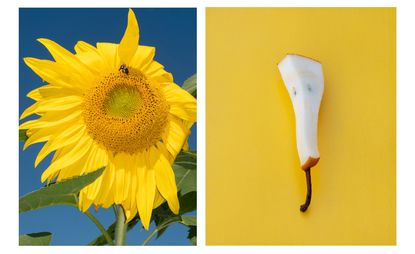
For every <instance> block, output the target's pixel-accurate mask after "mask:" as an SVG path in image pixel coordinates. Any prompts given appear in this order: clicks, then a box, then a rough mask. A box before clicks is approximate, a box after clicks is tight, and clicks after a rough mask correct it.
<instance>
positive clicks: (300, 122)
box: [278, 54, 324, 212]
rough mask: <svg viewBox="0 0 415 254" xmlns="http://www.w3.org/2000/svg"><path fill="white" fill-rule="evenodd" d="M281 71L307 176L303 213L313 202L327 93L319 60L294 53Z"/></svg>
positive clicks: (285, 59) (289, 56)
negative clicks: (321, 112)
mask: <svg viewBox="0 0 415 254" xmlns="http://www.w3.org/2000/svg"><path fill="white" fill-rule="evenodd" d="M278 68H279V70H280V73H281V76H282V79H283V81H284V84H285V87H286V88H287V90H288V93H289V95H290V98H291V102H292V104H293V107H294V112H295V122H296V139H297V150H298V155H299V157H300V162H301V168H302V169H303V170H304V171H305V173H306V177H307V199H306V203H305V204H304V205H303V206H301V211H303V212H304V211H306V210H307V208H308V205H309V204H310V201H311V175H310V168H311V167H313V166H315V165H316V164H317V162H318V161H319V159H320V153H319V152H318V148H317V125H318V112H319V109H320V102H321V98H322V96H323V90H324V77H323V68H322V66H321V64H320V62H318V61H316V60H313V59H311V58H308V57H304V56H300V55H294V54H289V55H287V56H286V57H285V58H284V59H283V60H282V61H281V62H280V63H279V64H278Z"/></svg>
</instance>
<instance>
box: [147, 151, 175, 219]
mask: <svg viewBox="0 0 415 254" xmlns="http://www.w3.org/2000/svg"><path fill="white" fill-rule="evenodd" d="M163 150H164V149H163V145H159V146H158V148H155V147H151V153H152V154H153V156H157V157H158V160H157V163H156V165H155V173H156V182H157V189H158V190H159V191H160V194H161V195H162V196H163V197H164V199H166V200H167V204H168V205H169V207H170V210H171V211H172V212H173V213H174V214H178V213H179V209H180V205H179V199H178V198H177V186H176V178H175V176H174V173H173V169H172V168H171V165H170V163H169V161H168V159H167V158H166V156H165V153H166V152H167V151H163Z"/></svg>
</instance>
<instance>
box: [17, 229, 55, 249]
mask: <svg viewBox="0 0 415 254" xmlns="http://www.w3.org/2000/svg"><path fill="white" fill-rule="evenodd" d="M51 241H52V234H51V233H49V232H39V233H31V234H26V235H19V245H20V246H24V245H29V246H35V245H50V242H51Z"/></svg>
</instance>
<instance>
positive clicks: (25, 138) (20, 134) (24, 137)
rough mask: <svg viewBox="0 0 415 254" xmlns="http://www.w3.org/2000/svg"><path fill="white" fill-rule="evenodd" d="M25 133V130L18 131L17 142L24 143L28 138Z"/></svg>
mask: <svg viewBox="0 0 415 254" xmlns="http://www.w3.org/2000/svg"><path fill="white" fill-rule="evenodd" d="M26 132H27V130H19V141H26V140H27V139H28V138H29V137H28V136H27V134H26Z"/></svg>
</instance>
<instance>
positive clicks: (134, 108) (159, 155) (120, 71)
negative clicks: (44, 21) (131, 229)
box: [20, 10, 196, 229]
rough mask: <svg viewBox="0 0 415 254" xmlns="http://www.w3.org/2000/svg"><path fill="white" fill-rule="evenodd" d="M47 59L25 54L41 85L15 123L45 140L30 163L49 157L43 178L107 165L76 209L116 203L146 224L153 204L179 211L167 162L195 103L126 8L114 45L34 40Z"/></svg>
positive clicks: (32, 141) (191, 118) (31, 139)
mask: <svg viewBox="0 0 415 254" xmlns="http://www.w3.org/2000/svg"><path fill="white" fill-rule="evenodd" d="M39 42H40V43H42V44H43V45H44V46H45V47H46V48H47V49H48V50H49V52H50V53H51V55H52V57H53V58H54V61H50V60H41V59H36V58H25V59H24V61H25V63H26V64H27V65H28V66H29V67H30V68H31V69H32V70H33V71H34V72H35V73H36V74H37V75H39V76H40V77H41V78H42V79H43V80H44V81H46V82H47V83H48V84H47V85H44V86H41V87H39V88H37V89H35V90H33V91H31V92H30V93H29V94H28V97H30V98H32V99H33V100H35V103H34V104H33V105H32V106H30V107H29V108H27V109H26V110H25V111H24V112H23V114H22V116H21V119H24V118H25V117H27V116H29V115H32V114H35V115H38V118H36V119H34V120H29V121H26V122H24V123H22V124H21V125H20V129H27V130H28V131H27V133H28V136H29V138H28V140H27V141H26V143H25V146H24V148H26V147H27V146H29V145H31V144H35V143H40V142H46V143H45V144H44V146H43V147H42V149H41V150H40V151H39V153H38V156H37V158H36V161H35V166H37V165H38V164H39V163H40V162H41V161H42V160H43V159H44V158H45V157H46V156H47V155H48V154H50V153H52V152H54V156H53V159H52V161H51V163H50V165H49V166H48V168H47V169H46V170H45V171H44V172H43V174H42V181H46V180H47V181H52V180H54V179H56V181H62V180H64V179H67V178H69V177H73V176H78V175H83V174H86V173H88V172H92V171H95V170H96V169H98V168H100V167H103V166H104V167H106V168H105V171H104V173H103V174H102V175H101V176H100V177H99V178H98V179H97V180H96V181H94V182H93V183H92V184H90V185H88V186H87V187H85V188H84V189H82V190H81V192H80V197H79V207H80V209H81V210H82V211H86V210H87V209H88V208H89V207H90V206H91V204H94V205H95V206H103V207H109V206H111V205H113V204H120V205H122V206H123V208H124V210H125V212H126V216H127V221H129V220H131V219H132V218H134V216H135V215H136V214H137V213H138V214H139V216H140V219H141V221H142V223H143V225H144V227H145V228H147V229H148V226H149V222H150V218H151V213H152V209H153V208H155V207H157V206H159V205H160V204H161V203H162V202H164V201H167V203H168V205H169V207H170V209H171V210H172V211H173V212H174V213H176V214H177V213H178V212H179V202H178V199H177V187H176V182H175V177H174V173H173V170H172V167H171V166H172V162H173V161H174V158H175V157H176V156H177V154H178V153H179V152H180V150H181V149H183V147H184V145H185V143H186V139H187V137H188V135H189V133H190V127H191V126H192V124H193V123H194V122H195V121H196V100H195V99H194V98H193V97H192V96H191V95H190V94H189V93H187V92H186V91H185V90H183V89H181V88H180V87H179V86H177V85H176V84H174V82H173V77H172V75H171V74H170V73H168V72H166V71H165V70H164V67H163V65H161V64H160V63H158V62H156V61H154V55H155V48H154V47H149V46H142V45H139V27H138V23H137V20H136V17H135V15H134V12H133V11H132V10H129V13H128V25H127V28H126V30H125V33H124V36H123V38H122V39H121V41H120V43H119V44H114V43H102V42H101V43H97V44H96V46H93V45H90V44H88V43H86V42H83V41H79V42H78V43H77V44H76V45H75V51H76V54H72V53H71V52H69V51H68V50H66V49H64V48H63V47H61V46H60V45H58V44H57V43H55V42H53V41H51V40H49V39H39Z"/></svg>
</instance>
